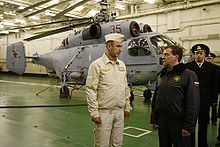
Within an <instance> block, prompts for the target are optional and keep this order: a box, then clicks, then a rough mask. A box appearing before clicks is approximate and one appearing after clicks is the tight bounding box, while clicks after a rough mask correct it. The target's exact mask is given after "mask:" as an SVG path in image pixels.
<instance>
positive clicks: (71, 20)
mask: <svg viewBox="0 0 220 147" xmlns="http://www.w3.org/2000/svg"><path fill="white" fill-rule="evenodd" d="M89 20H91V18H88V17H87V18H73V19H68V20H59V21H52V22H47V23H42V24H35V25H27V26H21V27H14V28H7V29H5V30H16V29H25V28H34V27H38V26H46V25H52V24H59V23H65V22H69V23H73V22H81V21H89Z"/></svg>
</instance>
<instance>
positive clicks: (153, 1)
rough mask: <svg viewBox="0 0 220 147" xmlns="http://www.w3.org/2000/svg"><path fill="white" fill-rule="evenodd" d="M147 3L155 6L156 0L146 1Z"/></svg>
mask: <svg viewBox="0 0 220 147" xmlns="http://www.w3.org/2000/svg"><path fill="white" fill-rule="evenodd" d="M144 1H145V2H147V3H149V4H154V3H155V0H144Z"/></svg>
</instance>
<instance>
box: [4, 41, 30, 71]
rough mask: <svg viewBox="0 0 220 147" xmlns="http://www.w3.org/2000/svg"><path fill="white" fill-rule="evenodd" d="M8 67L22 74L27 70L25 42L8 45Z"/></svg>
mask: <svg viewBox="0 0 220 147" xmlns="http://www.w3.org/2000/svg"><path fill="white" fill-rule="evenodd" d="M6 67H7V69H8V70H9V71H11V72H14V73H17V74H19V75H22V74H23V73H24V72H25V68H26V60H25V48H24V44H23V42H17V43H14V44H12V45H10V46H8V47H7V53H6Z"/></svg>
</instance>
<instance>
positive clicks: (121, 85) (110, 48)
mask: <svg viewBox="0 0 220 147" xmlns="http://www.w3.org/2000/svg"><path fill="white" fill-rule="evenodd" d="M105 40H106V52H105V53H104V54H103V56H102V57H100V58H99V59H97V60H95V61H94V62H92V63H91V65H90V67H89V71H88V76H87V80H86V96H87V102H88V110H89V112H90V115H91V117H92V121H93V122H94V146H95V147H121V146H122V142H123V130H124V117H129V115H130V110H131V107H130V101H129V96H130V90H129V87H128V84H127V77H126V66H125V64H124V62H122V61H121V60H119V59H118V56H119V54H120V52H121V51H122V43H123V40H124V35H122V34H119V33H111V34H108V35H106V36H105Z"/></svg>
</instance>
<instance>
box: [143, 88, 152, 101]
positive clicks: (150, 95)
mask: <svg viewBox="0 0 220 147" xmlns="http://www.w3.org/2000/svg"><path fill="white" fill-rule="evenodd" d="M143 96H144V101H147V100H150V98H151V97H152V93H151V91H150V90H149V89H146V90H144V92H143Z"/></svg>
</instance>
